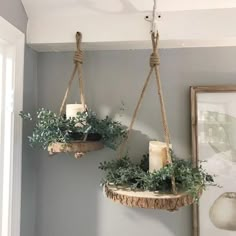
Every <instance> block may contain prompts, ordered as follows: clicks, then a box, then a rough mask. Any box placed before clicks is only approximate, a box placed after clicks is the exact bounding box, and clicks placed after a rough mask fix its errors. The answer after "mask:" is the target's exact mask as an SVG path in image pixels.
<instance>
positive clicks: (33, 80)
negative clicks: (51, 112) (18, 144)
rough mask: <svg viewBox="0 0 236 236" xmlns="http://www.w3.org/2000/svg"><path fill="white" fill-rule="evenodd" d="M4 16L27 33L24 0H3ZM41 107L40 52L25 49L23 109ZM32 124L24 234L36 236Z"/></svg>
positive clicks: (26, 128)
mask: <svg viewBox="0 0 236 236" xmlns="http://www.w3.org/2000/svg"><path fill="white" fill-rule="evenodd" d="M0 16H2V17H3V18H5V19H6V20H7V21H9V22H10V23H11V24H13V25H14V26H15V27H17V28H18V29H19V30H21V31H22V32H24V33H25V32H26V27H27V15H26V13H25V10H24V8H23V5H22V3H21V1H20V0H0ZM36 107H37V53H36V52H34V51H33V50H32V49H30V48H28V47H27V46H26V47H25V68H24V98H23V109H24V110H25V111H28V112H34V111H35V109H36ZM31 132H32V125H30V124H26V123H24V125H23V149H22V196H21V235H22V236H34V235H35V232H34V230H35V206H36V194H35V193H36V165H35V164H36V162H35V159H36V155H35V153H36V152H34V151H33V150H32V149H31V148H29V145H28V143H27V136H28V135H29V134H30V133H31Z"/></svg>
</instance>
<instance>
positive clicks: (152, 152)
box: [149, 141, 171, 172]
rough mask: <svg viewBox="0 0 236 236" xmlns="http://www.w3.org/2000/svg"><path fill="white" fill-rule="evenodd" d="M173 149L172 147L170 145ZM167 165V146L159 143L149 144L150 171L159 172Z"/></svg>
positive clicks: (151, 142)
mask: <svg viewBox="0 0 236 236" xmlns="http://www.w3.org/2000/svg"><path fill="white" fill-rule="evenodd" d="M170 147H171V145H170ZM166 163H167V145H166V143H163V142H159V141H150V142H149V171H150V172H153V171H155V170H156V171H158V170H160V169H161V168H163V167H164V166H165V165H166Z"/></svg>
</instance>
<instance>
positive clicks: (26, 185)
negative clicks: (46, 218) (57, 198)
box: [21, 46, 38, 236]
mask: <svg viewBox="0 0 236 236" xmlns="http://www.w3.org/2000/svg"><path fill="white" fill-rule="evenodd" d="M37 57H38V56H37V53H36V52H35V51H33V50H32V49H31V48H29V47H27V46H26V48H25V69H24V97H23V101H24V104H23V110H24V111H26V112H30V113H35V111H36V107H37V95H38V94H37ZM32 129H33V124H31V123H30V122H23V149H22V150H23V151H22V195H21V235H22V236H34V235H35V232H34V230H35V216H36V215H35V214H36V211H35V207H36V173H37V168H36V161H37V152H35V150H33V149H32V148H31V147H29V144H28V139H27V136H29V135H31V133H32Z"/></svg>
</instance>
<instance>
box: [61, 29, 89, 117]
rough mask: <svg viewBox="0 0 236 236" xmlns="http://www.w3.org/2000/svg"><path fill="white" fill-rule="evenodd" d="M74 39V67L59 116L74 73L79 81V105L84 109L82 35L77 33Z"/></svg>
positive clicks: (63, 107)
mask: <svg viewBox="0 0 236 236" xmlns="http://www.w3.org/2000/svg"><path fill="white" fill-rule="evenodd" d="M75 39H76V48H77V50H76V52H75V55H74V58H73V60H74V64H75V65H74V69H73V72H72V75H71V78H70V80H69V83H68V86H67V89H66V93H65V96H64V98H63V101H62V104H61V108H60V113H59V114H60V115H62V113H63V111H64V109H65V105H66V100H67V97H68V94H69V92H70V89H71V85H72V82H73V80H74V79H75V75H76V72H77V73H78V79H79V93H80V100H81V103H82V105H83V106H84V108H86V105H85V95H84V85H83V76H82V66H81V65H82V64H83V52H82V50H81V41H82V34H81V33H80V32H77V33H76V35H75Z"/></svg>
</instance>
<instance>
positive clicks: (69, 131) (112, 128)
mask: <svg viewBox="0 0 236 236" xmlns="http://www.w3.org/2000/svg"><path fill="white" fill-rule="evenodd" d="M20 116H21V117H22V118H23V119H24V120H30V121H32V120H33V118H32V115H31V114H30V113H25V112H21V113H20ZM125 137H126V128H125V127H124V126H123V125H122V124H121V123H120V122H118V121H113V120H112V119H111V118H110V117H108V116H107V117H105V118H104V119H99V118H98V117H97V115H96V114H95V113H94V112H92V111H89V110H86V111H84V112H78V113H77V114H76V116H74V117H68V118H67V117H66V116H65V115H62V116H61V115H58V114H56V113H55V112H53V111H50V110H48V109H44V108H41V109H39V110H38V111H37V112H36V120H35V127H34V129H33V133H32V135H31V136H29V137H28V138H29V142H30V145H31V146H33V147H36V146H38V147H40V148H42V149H48V151H49V153H50V154H54V153H59V152H72V153H75V155H77V156H80V155H82V154H83V153H84V152H88V151H92V150H98V149H101V148H102V147H103V144H104V145H105V146H108V147H110V148H112V149H116V148H117V147H118V146H119V144H120V143H121V141H122V140H123V138H125Z"/></svg>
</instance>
